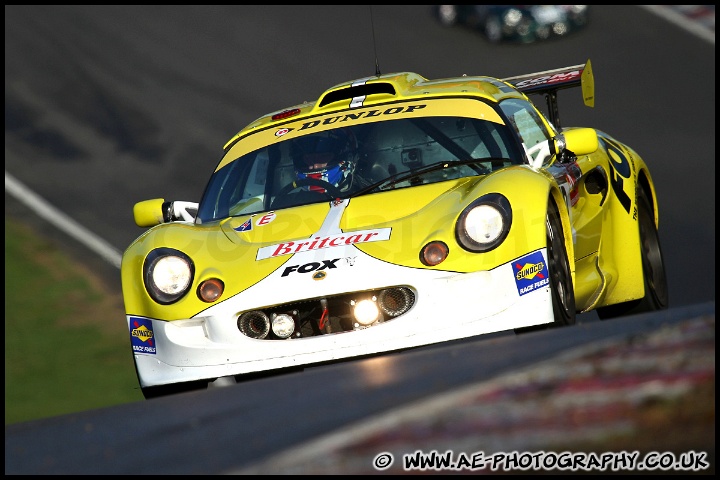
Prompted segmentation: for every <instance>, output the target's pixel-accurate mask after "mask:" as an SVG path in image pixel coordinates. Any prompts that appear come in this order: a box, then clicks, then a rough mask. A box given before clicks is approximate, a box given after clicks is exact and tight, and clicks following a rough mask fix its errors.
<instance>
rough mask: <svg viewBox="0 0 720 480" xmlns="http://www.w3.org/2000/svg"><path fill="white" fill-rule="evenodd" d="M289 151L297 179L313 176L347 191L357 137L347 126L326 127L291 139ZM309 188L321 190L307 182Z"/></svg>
mask: <svg viewBox="0 0 720 480" xmlns="http://www.w3.org/2000/svg"><path fill="white" fill-rule="evenodd" d="M290 154H291V155H292V160H293V164H294V166H295V174H296V176H297V178H298V180H302V179H305V178H315V179H318V180H323V181H325V182H328V183H330V184H332V185H333V186H335V187H337V188H338V189H340V190H346V189H347V188H348V187H349V186H350V184H351V183H352V174H353V172H354V170H355V165H356V163H357V157H356V155H357V140H356V139H355V135H354V134H353V133H352V132H351V131H350V130H349V129H347V128H340V129H334V130H326V131H324V132H318V133H313V134H310V135H305V136H303V137H299V138H296V139H294V140H292V143H291V144H290ZM306 188H307V189H308V190H310V191H318V192H324V191H325V189H324V188H322V187H321V186H319V185H318V186H316V185H310V186H308V187H306Z"/></svg>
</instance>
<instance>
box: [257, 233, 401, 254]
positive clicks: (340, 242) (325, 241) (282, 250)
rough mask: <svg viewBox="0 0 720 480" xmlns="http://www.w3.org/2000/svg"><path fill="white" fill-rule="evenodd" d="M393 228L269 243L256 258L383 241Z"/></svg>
mask: <svg viewBox="0 0 720 480" xmlns="http://www.w3.org/2000/svg"><path fill="white" fill-rule="evenodd" d="M391 231H392V228H380V229H377V230H361V231H357V232H347V233H344V232H343V233H336V234H334V235H315V236H313V237H311V238H309V239H307V240H298V241H290V242H283V243H277V244H275V245H268V246H267V247H262V248H259V249H258V253H257V256H256V257H255V259H256V260H263V259H265V258H273V257H280V256H283V255H292V254H295V253H302V252H311V251H314V250H322V249H323V248H331V247H345V246H349V245H355V244H358V243H370V242H382V241H385V240H389V239H390V232H391Z"/></svg>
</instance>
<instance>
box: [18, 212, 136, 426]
mask: <svg viewBox="0 0 720 480" xmlns="http://www.w3.org/2000/svg"><path fill="white" fill-rule="evenodd" d="M118 275H119V273H118ZM141 400H143V397H142V393H141V392H140V388H139V385H138V382H137V378H136V376H135V369H134V367H133V363H132V354H131V352H130V345H129V339H128V334H127V331H126V326H125V313H124V309H123V305H122V296H121V294H120V292H107V291H105V288H104V287H103V283H102V282H101V281H95V280H94V275H93V273H92V272H90V271H89V270H88V269H87V268H86V267H85V266H83V265H79V264H78V263H77V262H74V261H73V260H72V259H71V258H70V257H69V256H68V255H66V254H64V253H63V252H62V251H60V250H58V248H57V247H56V246H54V245H53V244H52V243H51V242H49V241H45V240H43V238H42V237H41V236H39V235H37V234H36V233H35V232H34V231H33V230H32V229H31V228H30V227H28V226H25V225H23V224H21V223H19V222H17V221H16V220H14V219H12V218H8V217H7V216H6V217H5V425H8V424H11V423H17V422H24V421H29V420H35V419H39V418H45V417H53V416H57V415H63V414H67V413H73V412H79V411H85V410H90V409H95V408H102V407H108V406H111V405H118V404H122V403H128V402H134V401H141Z"/></svg>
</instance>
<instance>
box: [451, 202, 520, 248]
mask: <svg viewBox="0 0 720 480" xmlns="http://www.w3.org/2000/svg"><path fill="white" fill-rule="evenodd" d="M511 223H512V209H511V208H510V202H508V200H507V198H505V197H504V196H502V195H500V194H499V193H491V194H488V195H483V196H482V197H480V198H478V199H477V200H475V201H474V202H473V203H471V204H470V205H468V206H467V208H465V210H463V212H462V213H461V214H460V218H458V221H457V224H456V225H455V236H456V238H457V241H458V243H459V244H460V246H461V247H463V248H464V249H465V250H469V251H471V252H489V251H490V250H492V249H494V248H496V247H497V246H498V245H500V244H501V243H502V242H503V240H505V237H507V234H508V232H509V231H510V225H511Z"/></svg>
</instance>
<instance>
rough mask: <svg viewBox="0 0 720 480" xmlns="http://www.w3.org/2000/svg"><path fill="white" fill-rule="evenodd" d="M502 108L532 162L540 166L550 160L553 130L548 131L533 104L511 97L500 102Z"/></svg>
mask: <svg viewBox="0 0 720 480" xmlns="http://www.w3.org/2000/svg"><path fill="white" fill-rule="evenodd" d="M500 109H501V110H502V111H503V112H504V113H505V115H507V117H508V120H509V121H510V123H511V124H512V125H513V126H514V127H515V130H516V131H517V133H518V135H520V139H521V140H522V142H523V146H524V147H525V152H526V153H527V156H528V158H529V160H530V163H531V164H532V165H536V166H539V165H542V164H543V163H544V162H546V161H548V160H549V158H550V155H551V152H550V144H551V142H549V140H550V139H551V138H552V132H548V130H547V128H546V127H545V124H544V123H543V121H542V119H541V118H540V115H539V114H538V112H537V110H535V108H534V107H533V105H532V104H531V103H529V102H527V101H525V100H519V99H510V100H505V101H503V102H502V103H500Z"/></svg>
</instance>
